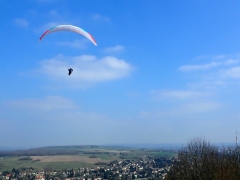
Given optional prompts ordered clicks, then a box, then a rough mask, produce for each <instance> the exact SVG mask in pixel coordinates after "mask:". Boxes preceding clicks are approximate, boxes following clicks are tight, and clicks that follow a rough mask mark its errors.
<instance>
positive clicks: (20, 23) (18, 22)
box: [14, 18, 29, 28]
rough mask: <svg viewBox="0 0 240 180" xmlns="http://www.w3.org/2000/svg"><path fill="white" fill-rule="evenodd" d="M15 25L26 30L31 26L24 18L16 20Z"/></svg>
mask: <svg viewBox="0 0 240 180" xmlns="http://www.w3.org/2000/svg"><path fill="white" fill-rule="evenodd" d="M14 23H15V24H16V25H17V26H19V27H21V28H26V27H28V25H29V23H28V21H27V20H26V19H24V18H17V19H15V20H14Z"/></svg>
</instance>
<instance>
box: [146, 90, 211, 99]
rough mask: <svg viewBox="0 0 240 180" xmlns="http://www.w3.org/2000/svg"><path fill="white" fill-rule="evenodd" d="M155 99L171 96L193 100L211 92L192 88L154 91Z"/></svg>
mask: <svg viewBox="0 0 240 180" xmlns="http://www.w3.org/2000/svg"><path fill="white" fill-rule="evenodd" d="M151 94H152V95H153V96H154V99H162V98H171V99H181V100H184V99H185V100H192V99H198V98H202V97H205V96H208V95H209V93H206V92H200V91H191V90H169V91H161V90H160V91H152V92H151Z"/></svg>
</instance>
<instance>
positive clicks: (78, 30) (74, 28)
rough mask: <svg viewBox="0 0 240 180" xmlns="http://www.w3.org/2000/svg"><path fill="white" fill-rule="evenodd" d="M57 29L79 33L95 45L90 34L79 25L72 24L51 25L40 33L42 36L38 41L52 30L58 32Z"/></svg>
mask: <svg viewBox="0 0 240 180" xmlns="http://www.w3.org/2000/svg"><path fill="white" fill-rule="evenodd" d="M58 31H71V32H75V33H78V34H81V35H83V36H85V37H86V38H88V39H89V40H90V41H91V42H92V43H93V44H94V45H95V46H97V43H96V41H95V39H94V38H93V37H92V35H91V34H89V33H88V32H86V31H84V30H83V29H81V28H80V27H77V26H73V25H59V26H55V27H52V28H50V29H48V30H47V31H45V32H44V33H43V34H42V36H41V37H40V38H39V41H41V40H42V39H43V38H44V37H45V36H46V35H48V34H50V33H53V32H58Z"/></svg>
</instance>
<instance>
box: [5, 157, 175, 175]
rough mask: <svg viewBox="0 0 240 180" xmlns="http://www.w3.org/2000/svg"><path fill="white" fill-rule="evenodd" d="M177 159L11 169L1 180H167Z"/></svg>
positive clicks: (148, 159) (142, 158)
mask: <svg viewBox="0 0 240 180" xmlns="http://www.w3.org/2000/svg"><path fill="white" fill-rule="evenodd" d="M174 160H176V156H171V157H167V156H166V157H154V156H152V155H143V156H142V157H141V158H139V159H134V160H121V161H119V160H115V161H111V162H110V163H107V164H105V163H98V164H96V165H99V166H97V167H93V168H83V167H81V168H75V169H63V170H54V169H52V168H45V169H42V170H36V169H35V168H34V167H29V168H19V169H15V168H13V169H11V170H9V171H3V172H0V179H3V180H5V179H7V180H18V179H22V180H25V179H36V180H45V179H49V180H50V179H51V180H58V179H59V180H60V179H65V180H73V179H79V180H103V179H109V180H110V179H113V180H115V179H140V178H146V179H164V178H165V176H166V175H167V173H168V171H169V170H170V168H171V166H172V165H173V162H174Z"/></svg>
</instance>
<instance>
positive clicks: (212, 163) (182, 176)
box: [166, 138, 240, 180]
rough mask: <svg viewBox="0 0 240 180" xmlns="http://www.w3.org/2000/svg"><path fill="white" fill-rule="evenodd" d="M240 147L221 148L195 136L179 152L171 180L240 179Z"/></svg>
mask: <svg viewBox="0 0 240 180" xmlns="http://www.w3.org/2000/svg"><path fill="white" fill-rule="evenodd" d="M239 162H240V149H239V148H237V147H235V148H223V149H221V150H219V149H218V148H217V147H215V146H212V145H211V144H210V143H209V142H207V141H206V140H205V139H204V138H195V139H193V140H191V141H189V143H188V144H187V146H186V147H183V148H182V150H181V151H179V153H178V159H177V161H176V162H175V163H174V165H173V167H172V168H171V170H170V172H169V174H168V176H167V177H166V178H167V179H169V180H175V179H176V180H188V179H189V180H190V179H191V180H192V179H199V180H215V179H216V180H221V179H224V180H226V179H229V180H230V179H231V180H234V179H240V165H239Z"/></svg>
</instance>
